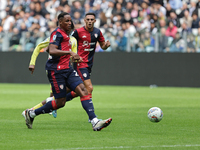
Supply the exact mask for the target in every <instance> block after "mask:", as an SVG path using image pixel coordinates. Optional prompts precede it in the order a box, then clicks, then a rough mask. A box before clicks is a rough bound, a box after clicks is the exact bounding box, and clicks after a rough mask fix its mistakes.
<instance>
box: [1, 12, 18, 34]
mask: <svg viewBox="0 0 200 150" xmlns="http://www.w3.org/2000/svg"><path fill="white" fill-rule="evenodd" d="M14 23H15V18H14V16H12V15H10V14H9V13H7V15H6V17H5V18H4V20H3V21H2V25H3V31H5V32H8V31H12V27H13V25H14Z"/></svg>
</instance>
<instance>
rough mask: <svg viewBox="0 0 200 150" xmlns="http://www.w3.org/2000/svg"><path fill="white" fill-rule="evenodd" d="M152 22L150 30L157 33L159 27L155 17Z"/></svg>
mask: <svg viewBox="0 0 200 150" xmlns="http://www.w3.org/2000/svg"><path fill="white" fill-rule="evenodd" d="M150 23H151V27H150V32H151V33H152V34H154V35H155V34H156V33H157V31H158V28H157V27H156V25H155V21H154V20H153V19H151V20H150Z"/></svg>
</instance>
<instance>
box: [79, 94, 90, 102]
mask: <svg viewBox="0 0 200 150" xmlns="http://www.w3.org/2000/svg"><path fill="white" fill-rule="evenodd" d="M86 100H90V96H89V95H86V96H82V97H81V101H86Z"/></svg>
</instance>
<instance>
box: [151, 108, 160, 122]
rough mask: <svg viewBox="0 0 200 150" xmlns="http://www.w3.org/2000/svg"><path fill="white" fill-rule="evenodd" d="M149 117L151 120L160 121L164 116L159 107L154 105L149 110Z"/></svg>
mask: <svg viewBox="0 0 200 150" xmlns="http://www.w3.org/2000/svg"><path fill="white" fill-rule="evenodd" d="M147 117H148V118H149V120H150V121H151V122H160V121H161V120H162V118H163V112H162V110H161V109H160V108H159V107H152V108H150V109H149V110H148V113H147Z"/></svg>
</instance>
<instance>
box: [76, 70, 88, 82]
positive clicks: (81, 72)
mask: <svg viewBox="0 0 200 150" xmlns="http://www.w3.org/2000/svg"><path fill="white" fill-rule="evenodd" d="M76 71H77V73H78V75H79V76H80V77H81V79H82V80H83V81H84V80H87V79H90V76H91V68H76Z"/></svg>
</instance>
